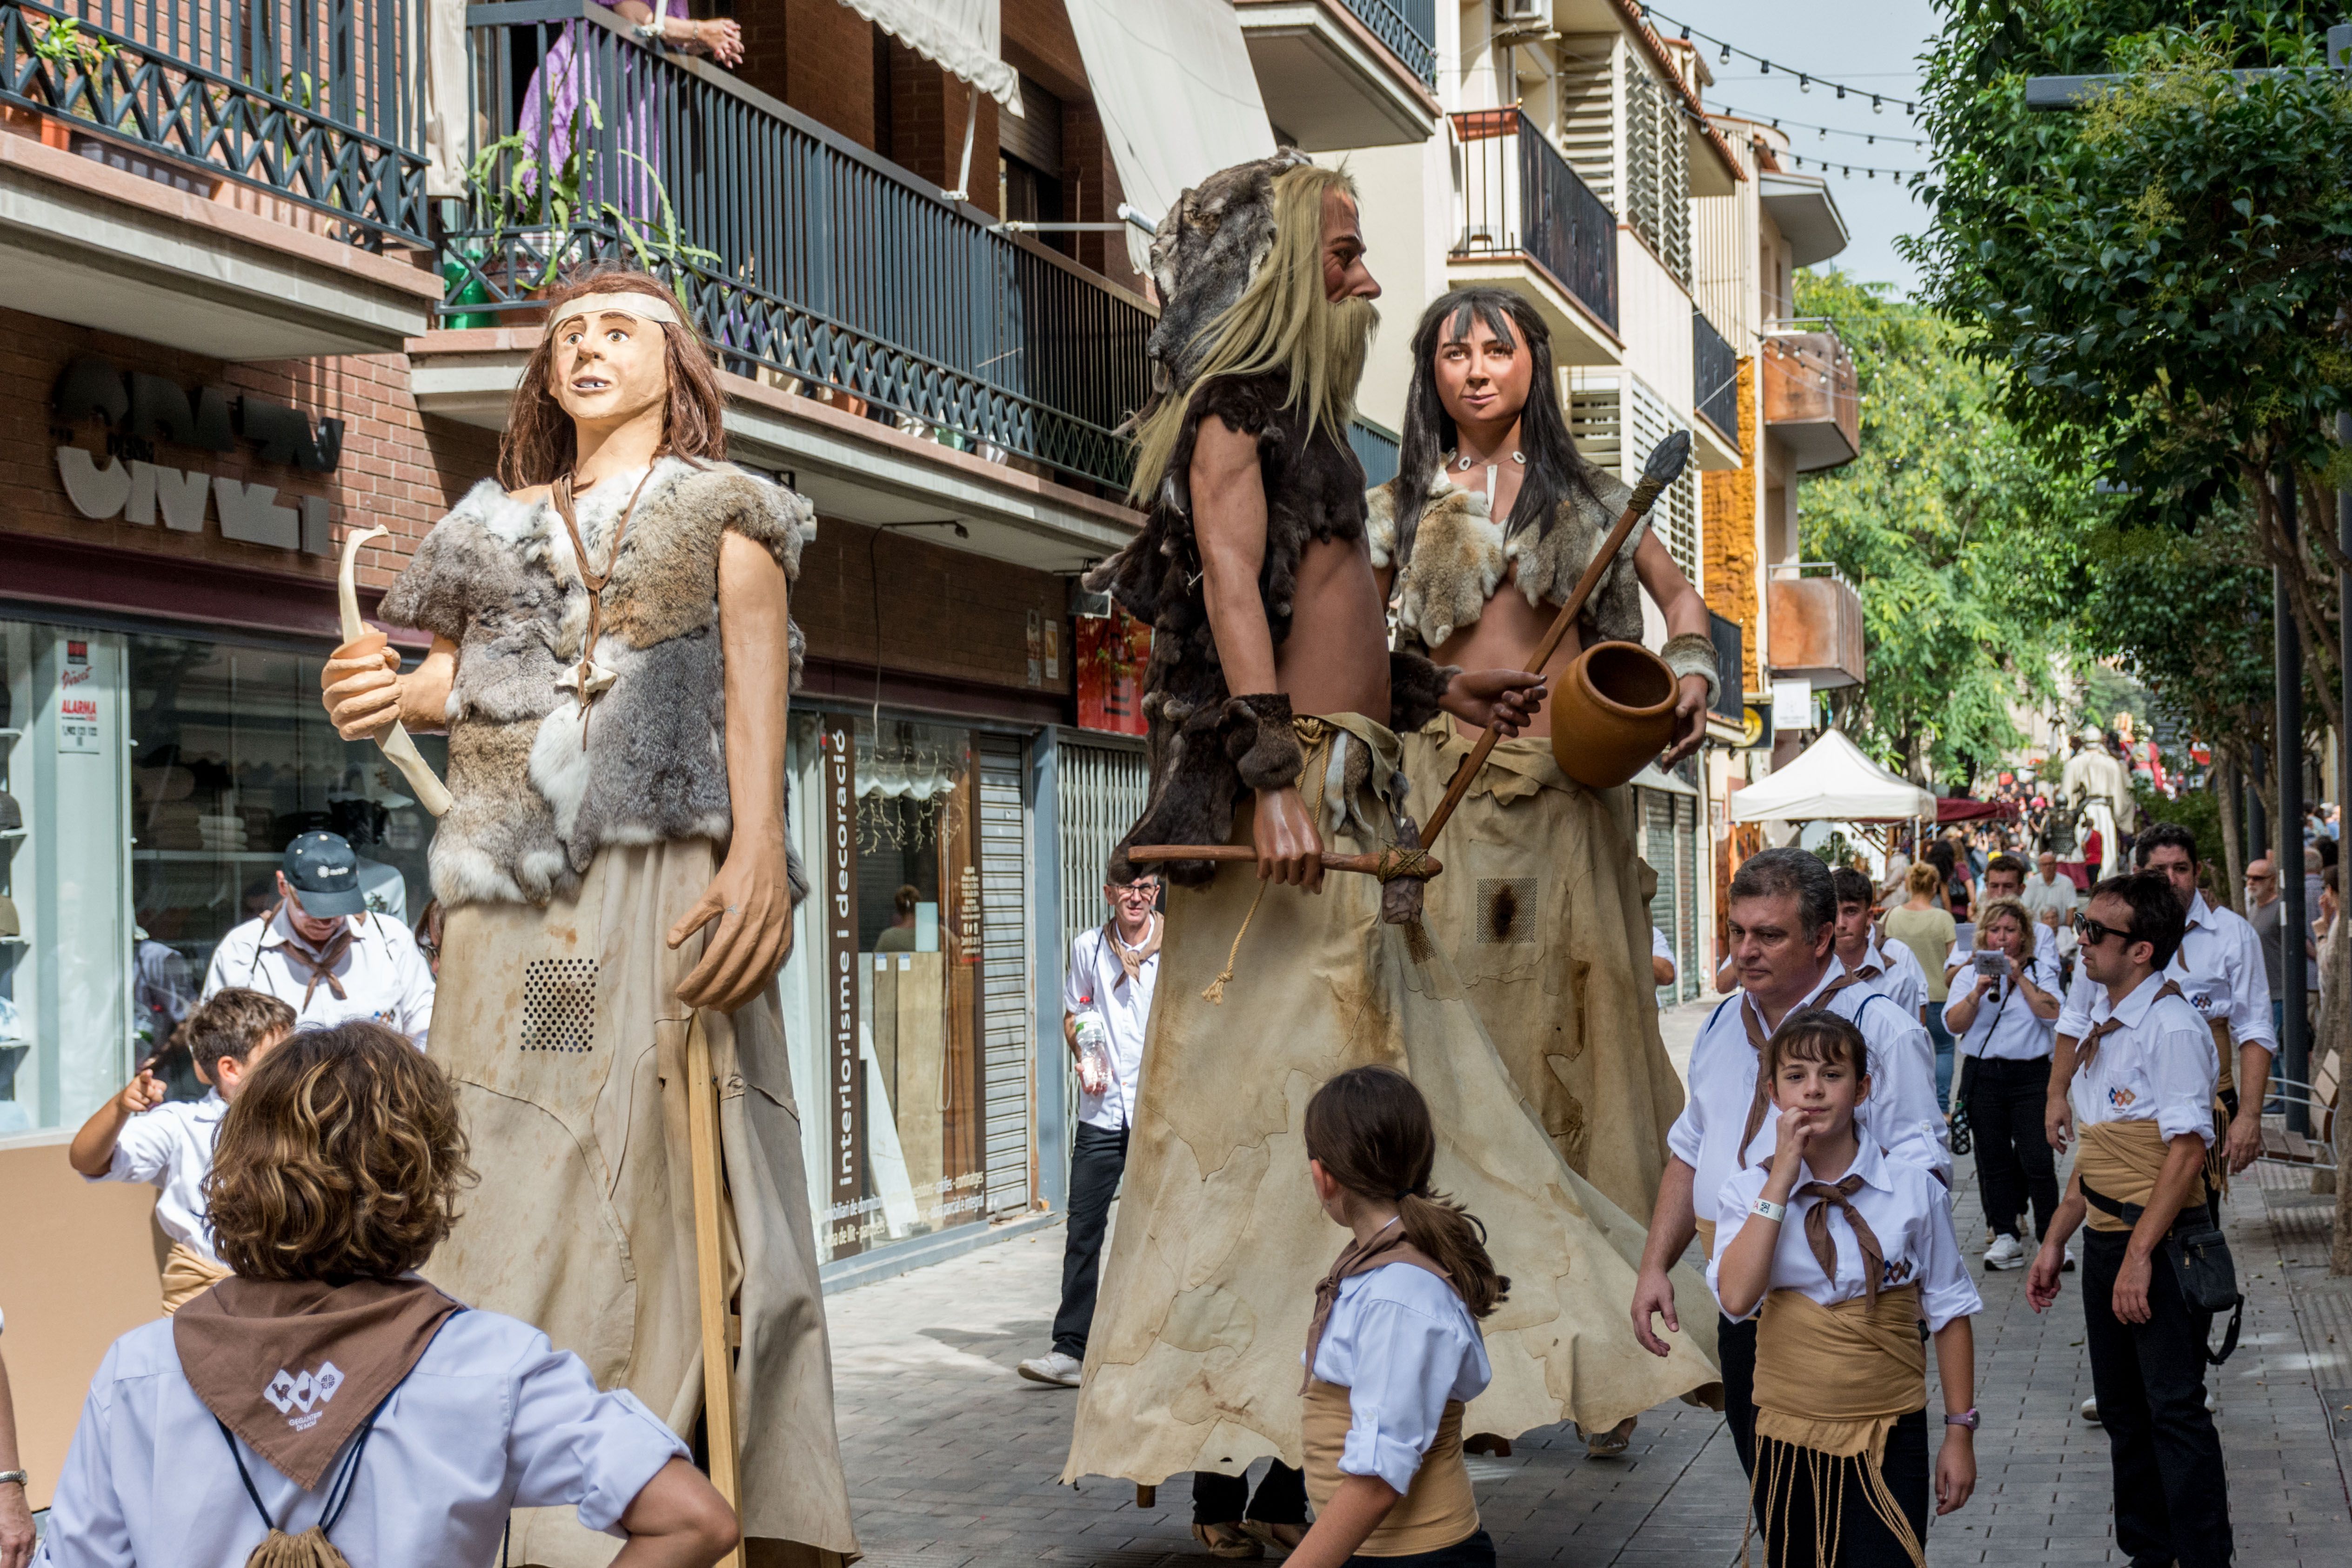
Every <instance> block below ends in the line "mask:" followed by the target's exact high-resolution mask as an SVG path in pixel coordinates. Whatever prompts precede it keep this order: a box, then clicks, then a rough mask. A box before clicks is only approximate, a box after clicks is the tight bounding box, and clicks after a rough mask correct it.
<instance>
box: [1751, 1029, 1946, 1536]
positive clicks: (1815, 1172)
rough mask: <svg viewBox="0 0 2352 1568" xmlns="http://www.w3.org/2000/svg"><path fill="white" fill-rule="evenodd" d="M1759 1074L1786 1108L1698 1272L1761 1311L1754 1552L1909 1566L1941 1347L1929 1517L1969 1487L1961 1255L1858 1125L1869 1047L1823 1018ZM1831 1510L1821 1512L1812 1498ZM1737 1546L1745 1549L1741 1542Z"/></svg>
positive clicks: (1926, 1194)
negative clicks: (1931, 1345)
mask: <svg viewBox="0 0 2352 1568" xmlns="http://www.w3.org/2000/svg"><path fill="white" fill-rule="evenodd" d="M1759 1072H1760V1078H1759V1082H1762V1083H1766V1084H1769V1085H1770V1088H1771V1093H1772V1098H1773V1103H1774V1105H1775V1106H1776V1107H1777V1108H1778V1109H1779V1111H1780V1124H1779V1126H1778V1128H1777V1129H1776V1137H1777V1142H1776V1145H1775V1147H1774V1151H1773V1155H1772V1160H1771V1163H1770V1165H1769V1166H1748V1167H1746V1168H1744V1169H1741V1170H1739V1171H1738V1172H1736V1173H1734V1175H1733V1176H1732V1177H1731V1179H1730V1180H1728V1181H1727V1182H1726V1183H1725V1184H1724V1186H1723V1192H1722V1196H1721V1198H1720V1201H1719V1203H1718V1206H1717V1207H1718V1217H1717V1222H1716V1223H1717V1229H1716V1241H1717V1245H1716V1252H1715V1258H1714V1260H1713V1261H1711V1262H1710V1263H1709V1264H1708V1266H1707V1283H1708V1284H1709V1285H1711V1286H1713V1287H1714V1289H1715V1291H1716V1295H1717V1299H1719V1300H1720V1301H1722V1303H1723V1310H1724V1312H1725V1313H1726V1314H1727V1315H1728V1316H1730V1317H1731V1318H1733V1319H1735V1320H1740V1319H1745V1318H1747V1317H1748V1316H1750V1315H1751V1314H1755V1313H1758V1312H1760V1313H1761V1318H1760V1321H1759V1326H1758V1331H1757V1341H1756V1406H1757V1416H1756V1468H1755V1470H1754V1473H1753V1475H1752V1477H1751V1479H1750V1482H1749V1485H1750V1488H1751V1490H1753V1491H1755V1492H1757V1493H1759V1494H1760V1497H1761V1507H1760V1510H1759V1512H1760V1514H1761V1517H1762V1520H1763V1523H1764V1537H1765V1551H1766V1560H1767V1562H1768V1563H1770V1564H1771V1565H1772V1568H1781V1565H1782V1564H1784V1563H1787V1564H1795V1563H1805V1564H1809V1565H1810V1564H1812V1563H1816V1562H1817V1561H1818V1562H1819V1563H1822V1564H1824V1565H1825V1568H1905V1565H1907V1568H1921V1565H1923V1564H1924V1563H1925V1562H1926V1555H1925V1542H1926V1541H1927V1492H1928V1484H1927V1483H1928V1475H1927V1409H1926V1406H1927V1364H1926V1357H1925V1354H1924V1351H1923V1347H1922V1346H1921V1345H1920V1343H1919V1339H1918V1333H1917V1325H1918V1323H1919V1322H1921V1321H1922V1320H1924V1321H1925V1322H1926V1323H1927V1328H1928V1330H1929V1332H1930V1333H1933V1335H1934V1336H1935V1340H1936V1364H1937V1374H1938V1376H1939V1378H1940V1380H1941V1382H1942V1385H1943V1390H1944V1405H1945V1408H1946V1415H1945V1417H1944V1419H1945V1423H1946V1432H1945V1437H1944V1443H1943V1448H1942V1451H1941V1453H1940V1454H1939V1455H1938V1457H1937V1462H1936V1475H1935V1492H1936V1511H1937V1513H1949V1512H1951V1511H1953V1510H1954V1509H1957V1508H1958V1507H1959V1506H1960V1505H1961V1504H1962V1503H1964V1502H1966V1501H1967V1500H1968V1499H1969V1492H1971V1491H1972V1490H1975V1487H1976V1448H1975V1432H1976V1419H1977V1413H1976V1410H1975V1408H1974V1394H1975V1386H1976V1367H1975V1346H1974V1341H1973V1338H1972V1336H1971V1334H1970V1332H1969V1318H1970V1316H1971V1315H1973V1314H1974V1313H1975V1312H1977V1311H1978V1310H1979V1307H1980V1306H1981V1304H1982V1303H1981V1302H1980V1301H1979V1299H1978V1297H1977V1291H1976V1287H1975V1286H1974V1285H1973V1284H1972V1283H1970V1281H1969V1276H1968V1270H1966V1268H1964V1267H1963V1266H1962V1264H1961V1262H1960V1251H1959V1243H1958V1239H1956V1238H1955V1237H1954V1235H1953V1233H1952V1213H1951V1204H1950V1200H1949V1197H1948V1195H1947V1194H1946V1192H1945V1189H1944V1187H1943V1186H1942V1185H1941V1184H1940V1183H1938V1182H1937V1181H1936V1179H1935V1178H1934V1177H1932V1176H1928V1175H1927V1173H1926V1172H1924V1171H1921V1170H1919V1169H1917V1168H1916V1167H1914V1166H1908V1165H1906V1164H1904V1163H1902V1162H1901V1161H1898V1160H1894V1159H1890V1158H1888V1157H1887V1155H1886V1151H1885V1149H1883V1148H1881V1147H1880V1146H1879V1145H1878V1144H1877V1143H1876V1141H1875V1140H1874V1139H1872V1138H1870V1137H1868V1136H1867V1135H1866V1134H1864V1133H1863V1132H1862V1131H1861V1130H1860V1129H1858V1128H1857V1127H1856V1125H1855V1124H1854V1115H1853V1113H1854V1106H1855V1105H1856V1104H1857V1103H1859V1102H1861V1101H1862V1100H1863V1099H1864V1098H1865V1097H1866V1096H1867V1095H1868V1094H1869V1092H1870V1076H1869V1073H1870V1067H1869V1048H1868V1046H1867V1044H1866V1043H1865V1042H1864V1039H1863V1036H1862V1033H1861V1031H1860V1030H1857V1029H1855V1028H1854V1027H1853V1025H1852V1024H1850V1023H1848V1022H1846V1021H1845V1020H1844V1019H1841V1018H1839V1017H1837V1016H1836V1015H1835V1014H1832V1013H1830V1012H1828V1011H1826V1010H1822V1009H1816V1010H1811V1011H1807V1012H1801V1013H1797V1014H1795V1015H1793V1016H1791V1017H1790V1018H1789V1019H1786V1020H1785V1021H1784V1022H1783V1023H1782V1024H1781V1025H1780V1029H1779V1030H1777V1031H1775V1033H1774V1034H1773V1036H1772V1038H1771V1039H1770V1040H1767V1041H1766V1042H1765V1045H1764V1051H1763V1060H1762V1062H1761V1063H1760V1066H1759ZM1825 1498H1828V1499H1835V1501H1834V1502H1833V1503H1831V1504H1829V1505H1828V1506H1826V1507H1822V1508H1819V1509H1817V1507H1816V1504H1817V1501H1819V1500H1822V1499H1825ZM1743 1554H1744V1551H1743Z"/></svg>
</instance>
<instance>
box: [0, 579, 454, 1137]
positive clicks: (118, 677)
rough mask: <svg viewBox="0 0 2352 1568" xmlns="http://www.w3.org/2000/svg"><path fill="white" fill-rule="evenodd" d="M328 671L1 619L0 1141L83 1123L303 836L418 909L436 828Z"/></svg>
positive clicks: (175, 1014) (189, 1000) (304, 662)
mask: <svg viewBox="0 0 2352 1568" xmlns="http://www.w3.org/2000/svg"><path fill="white" fill-rule="evenodd" d="M323 663H324V660H323V658H322V657H320V656H319V655H314V654H308V653H296V652H291V651H286V650H278V649H267V648H254V647H246V646H239V645H234V644H227V643H206V642H195V641H191V640H188V639H184V638H177V637H163V636H153V635H148V634H144V633H126V632H103V631H96V630H87V629H79V628H75V627H70V626H50V625H43V624H38V623H31V622H0V691H5V713H0V790H5V793H6V796H7V800H8V802H9V804H5V805H0V856H4V857H5V858H0V891H5V893H6V894H7V900H8V902H7V904H5V906H0V1136H7V1135H9V1134H24V1133H41V1132H50V1131H55V1130H58V1129H67V1128H71V1127H73V1126H76V1125H78V1124H79V1123H80V1122H81V1121H82V1120H83V1119H84V1118H85V1117H87V1116H88V1115H89V1113H90V1112H91V1111H93V1110H95V1109H96V1108H97V1107H98V1106H99V1104H100V1103H102V1102H103V1101H104V1100H105V1099H106V1098H107V1096H109V1095H110V1094H111V1093H113V1092H115V1091H116V1090H117V1089H119V1088H120V1087H121V1083H122V1082H123V1080H124V1079H125V1078H126V1077H127V1076H128V1075H129V1073H130V1071H131V1068H132V1067H133V1066H134V1065H135V1064H136V1063H137V1062H139V1061H142V1060H144V1059H145V1058H146V1057H147V1056H148V1055H150V1054H152V1052H153V1051H156V1050H157V1049H158V1048H160V1047H161V1046H162V1045H163V1043H164V1042H165V1041H166V1040H169V1038H170V1036H171V1033H172V1030H173V1028H174V1026H176V1024H177V1023H178V1021H179V1020H180V1019H181V1018H182V1017H184V1015H185V1014H186V1012H187V1010H188V1009H189V1008H190V1007H191V1006H192V1005H193V1004H194V1001H195V999H196V998H197V997H198V996H199V995H200V994H201V993H202V991H203V988H204V984H205V971H206V969H207V967H209V965H210V964H211V962H212V956H213V949H214V948H215V947H216V946H218V945H219V943H220V939H221V938H222V937H223V936H226V934H227V933H228V931H229V929H230V927H232V926H234V925H237V924H238V923H239V922H241V921H244V920H247V919H249V918H251V917H252V916H253V915H257V914H259V913H261V912H263V911H264V910H266V909H268V908H269V907H270V906H271V905H272V904H275V903H276V902H277V888H276V883H275V881H274V873H275V872H276V870H277V866H278V860H279V857H280V856H281V854H282V853H283V852H284V850H285V847H286V845H287V843H288V842H289V841H290V840H291V839H292V838H293V837H294V835H296V834H297V833H300V832H304V831H308V830H310V829H312V828H325V829H328V830H330V831H334V832H338V833H341V834H342V835H343V836H344V837H345V838H347V839H349V840H350V841H352V847H353V848H354V849H355V850H357V851H358V852H359V854H360V856H361V860H362V872H363V874H364V876H365V878H366V882H367V892H368V902H369V905H370V907H371V908H372V909H373V910H374V911H375V912H377V914H378V915H380V916H381V917H382V918H384V919H393V920H399V921H402V922H404V923H406V924H414V922H415V918H416V916H417V915H420V914H421V913H422V911H423V909H424V906H425V901H426V900H427V899H428V898H430V896H431V894H430V892H429V890H428V888H427V886H426V881H425V845H426V843H427V841H428V840H429V839H430V836H431V831H432V820H431V818H430V817H428V816H427V815H426V814H425V810H423V808H421V807H419V806H417V805H416V804H415V801H414V800H411V799H410V798H409V797H408V796H407V795H406V794H405V793H404V789H403V786H402V781H401V779H400V777H399V775H398V774H397V773H396V772H394V770H393V769H392V768H391V766H390V765H389V764H388V763H386V762H385V761H384V759H383V755H382V754H381V753H380V752H378V751H377V749H376V748H375V747H374V746H373V745H372V744H369V743H366V742H354V741H346V740H344V739H342V738H341V737H340V736H338V735H336V733H335V730H334V727H333V726H332V725H331V724H329V723H328V722H327V716H326V714H325V712H324V711H323V710H322V709H321V708H320V705H319V672H320V667H321V665H322V664H323ZM418 745H419V747H421V748H423V749H424V750H425V753H426V755H427V757H428V758H430V759H431V760H432V761H433V763H434V764H435V766H436V768H438V767H439V766H440V765H441V763H442V760H443V753H442V746H441V742H440V741H439V740H438V739H437V738H436V737H419V739H418ZM10 821H15V822H16V827H14V828H6V827H5V824H6V823H8V822H10ZM12 927H13V929H12ZM226 979H227V980H228V982H229V983H231V984H234V983H236V979H237V977H236V976H234V975H231V976H228V977H226ZM173 1092H174V1093H175V1094H178V1095H180V1096H183V1097H190V1096H194V1095H195V1094H199V1093H201V1092H203V1090H202V1085H200V1084H198V1083H197V1082H195V1081H194V1077H193V1076H192V1075H189V1074H186V1073H181V1074H179V1075H178V1076H177V1077H176V1078H175V1080H174V1082H173Z"/></svg>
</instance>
